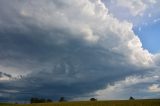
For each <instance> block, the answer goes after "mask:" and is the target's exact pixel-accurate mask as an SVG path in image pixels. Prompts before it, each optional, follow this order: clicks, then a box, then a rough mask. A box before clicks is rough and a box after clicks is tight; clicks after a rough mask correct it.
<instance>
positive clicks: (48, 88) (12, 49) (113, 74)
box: [0, 0, 159, 101]
mask: <svg viewBox="0 0 160 106" xmlns="http://www.w3.org/2000/svg"><path fill="white" fill-rule="evenodd" d="M0 14H1V15H0V73H5V76H6V75H7V76H8V75H9V76H10V77H7V78H6V79H5V78H3V77H2V75H0V100H4V101H5V100H10V101H13V100H27V99H29V98H30V97H32V96H40V97H47V98H56V97H57V98H58V97H60V96H66V97H68V98H70V99H75V98H79V97H80V98H83V97H90V96H93V95H94V96H97V97H100V98H102V97H103V98H102V99H105V97H108V98H109V97H111V99H112V96H111V95H112V94H111V93H109V94H105V93H99V92H107V91H108V89H110V88H116V89H117V98H119V97H120V96H121V97H122V98H125V97H127V96H130V95H129V93H130V92H125V87H126V88H127V89H133V88H135V89H136V88H137V89H141V88H142V86H139V85H138V84H140V83H141V85H143V84H144V86H145V87H146V88H145V90H144V92H143V91H142V94H144V95H147V96H150V95H152V92H151V91H149V89H148V88H153V87H149V86H153V84H157V83H158V80H159V75H158V69H159V68H158V65H157V64H155V60H156V61H158V60H159V59H157V58H156V57H159V56H154V55H152V54H150V53H149V52H148V51H147V50H144V49H143V48H142V44H141V41H140V39H139V38H138V37H137V35H135V34H134V32H133V30H132V23H129V22H127V21H123V22H120V21H119V20H118V19H116V18H114V17H113V16H112V14H111V13H109V12H108V9H107V7H105V5H104V4H103V3H102V2H101V1H100V0H21V1H20V0H12V1H10V0H1V1H0ZM155 74H156V75H155ZM2 78H3V80H2ZM148 79H151V80H152V81H149V80H148ZM135 80H136V82H134V81H135ZM128 83H129V84H128ZM119 84H121V85H120V86H119ZM116 86H118V87H116ZM122 88H123V90H124V91H122V90H121V91H122V92H121V93H120V92H119V91H120V89H122ZM157 88H158V86H157ZM116 89H114V90H116ZM99 90H101V91H99ZM124 92H125V93H124ZM138 93H139V92H138ZM104 94H105V95H104ZM121 94H122V95H121ZM114 95H115V96H116V94H114ZM119 95H120V96H119ZM135 95H136V94H135ZM144 95H142V97H143V96H144ZM114 98H116V97H114Z"/></svg>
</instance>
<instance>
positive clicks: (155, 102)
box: [0, 99, 160, 106]
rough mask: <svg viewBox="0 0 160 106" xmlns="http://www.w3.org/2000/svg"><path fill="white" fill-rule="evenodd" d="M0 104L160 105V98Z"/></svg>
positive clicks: (11, 105) (28, 105)
mask: <svg viewBox="0 0 160 106" xmlns="http://www.w3.org/2000/svg"><path fill="white" fill-rule="evenodd" d="M0 106H160V100H158V99H157V100H113V101H93V102H90V101H86V102H85V101H81V102H61V103H58V102H57V103H56V102H55V103H39V104H0Z"/></svg>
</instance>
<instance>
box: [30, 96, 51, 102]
mask: <svg viewBox="0 0 160 106" xmlns="http://www.w3.org/2000/svg"><path fill="white" fill-rule="evenodd" d="M46 102H52V100H51V99H44V98H33V97H32V98H31V99H30V103H46Z"/></svg>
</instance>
